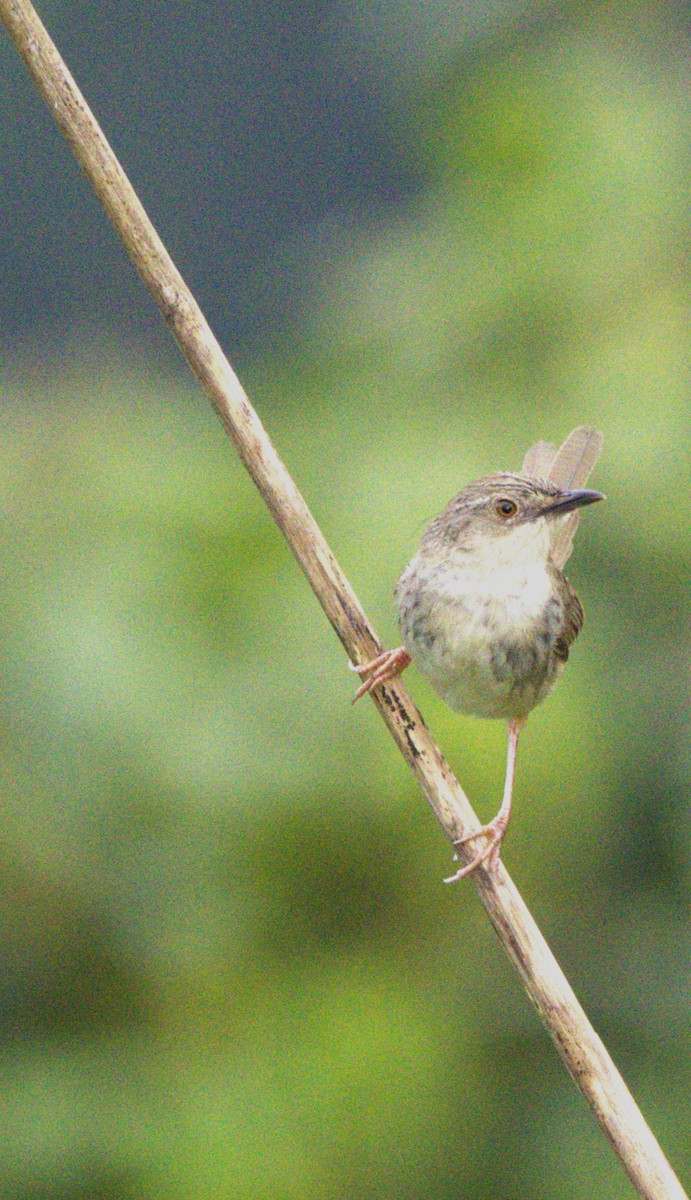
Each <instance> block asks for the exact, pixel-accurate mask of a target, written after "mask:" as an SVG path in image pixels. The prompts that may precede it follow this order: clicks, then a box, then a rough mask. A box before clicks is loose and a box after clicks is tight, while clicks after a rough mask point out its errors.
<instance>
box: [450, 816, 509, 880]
mask: <svg viewBox="0 0 691 1200" xmlns="http://www.w3.org/2000/svg"><path fill="white" fill-rule="evenodd" d="M505 833H506V823H505V822H504V821H498V820H497V819H496V818H495V820H494V821H490V823H489V825H483V826H482V827H481V828H480V829H476V830H475V832H474V833H468V834H466V836H465V837H462V838H458V839H457V840H456V841H455V842H454V846H455V847H456V846H458V847H460V846H465V845H467V843H468V842H472V841H474V840H475V838H479V837H485V838H487V845H486V846H483V848H482V850H480V852H479V854H476V855H475V858H473V859H471V860H470V862H469V863H466V864H465V866H464V867H461V869H460V870H459V871H456V873H455V874H454V875H449V876H448V877H447V878H446V879H445V880H444V883H458V880H459V879H465V878H466V876H468V875H472V874H473V871H476V870H477V868H478V867H480V866H482V864H483V863H486V864H487V865H486V870H488V871H493V870H494V869H495V867H496V866H497V863H498V862H499V855H500V854H501V844H502V841H503V839H504V834H505ZM457 857H458V855H454V858H457Z"/></svg>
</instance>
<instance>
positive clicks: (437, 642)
mask: <svg viewBox="0 0 691 1200" xmlns="http://www.w3.org/2000/svg"><path fill="white" fill-rule="evenodd" d="M472 558H473V556H464V555H462V554H459V555H457V556H455V558H453V559H451V560H449V558H448V556H447V557H445V558H444V559H442V558H437V557H432V556H430V555H426V554H419V555H418V556H416V558H414V559H413V560H412V562H411V563H410V564H409V566H408V567H407V568H406V570H405V571H404V572H403V575H402V576H401V579H400V581H399V585H398V589H397V596H398V601H399V620H400V625H401V632H402V634H403V640H404V642H405V645H406V648H407V649H408V651H409V653H410V655H411V657H412V658H413V659H414V660H415V662H416V663H417V664H418V666H419V667H420V669H421V670H422V671H423V672H424V673H425V674H426V675H427V676H428V678H429V679H430V681H431V683H432V685H433V686H434V687H435V689H436V690H437V691H438V692H439V694H440V695H441V696H442V697H443V699H444V700H446V702H447V704H449V705H450V706H451V707H452V708H454V709H457V710H459V711H462V712H467V713H472V714H474V715H476V716H481V717H507V718H511V717H518V716H523V715H525V714H527V713H528V712H530V710H531V709H532V708H534V707H535V705H536V704H538V703H539V702H540V701H541V700H542V699H544V697H545V696H546V695H547V693H548V692H549V691H550V690H551V688H552V686H553V684H554V682H555V681H556V678H557V674H558V671H559V666H560V664H559V663H558V661H557V659H556V656H555V654H554V646H555V642H556V639H557V637H558V635H559V631H560V629H561V626H562V623H563V605H562V603H561V600H560V597H559V595H558V593H557V592H556V591H555V589H554V583H553V580H552V579H551V578H550V575H549V574H548V571H547V565H546V562H545V563H542V562H538V563H535V562H530V561H525V562H522V563H521V562H520V561H519V562H516V561H515V559H514V561H512V562H502V561H501V560H499V561H497V560H496V559H495V560H492V561H490V562H486V563H483V564H482V565H479V564H478V563H477V561H471V560H472Z"/></svg>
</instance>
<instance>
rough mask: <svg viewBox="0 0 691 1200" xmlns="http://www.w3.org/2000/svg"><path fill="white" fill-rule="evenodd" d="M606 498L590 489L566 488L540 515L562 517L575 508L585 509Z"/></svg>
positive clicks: (541, 510)
mask: <svg viewBox="0 0 691 1200" xmlns="http://www.w3.org/2000/svg"><path fill="white" fill-rule="evenodd" d="M604 498H605V497H604V496H603V494H602V492H594V491H592V490H591V489H590V488H578V489H574V490H573V491H569V490H567V489H566V488H564V489H563V490H562V491H561V492H560V494H559V495H558V496H557V497H556V498H555V499H554V500H552V501H551V503H549V504H547V505H545V507H544V508H541V509H540V512H539V514H538V515H539V516H541V517H544V516H545V514H546V513H557V514H558V515H559V516H562V515H563V514H564V513H567V512H571V511H572V510H573V509H574V508H583V506H584V505H586V504H594V503H595V501H596V500H604Z"/></svg>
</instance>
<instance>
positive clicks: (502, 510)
mask: <svg viewBox="0 0 691 1200" xmlns="http://www.w3.org/2000/svg"><path fill="white" fill-rule="evenodd" d="M494 511H495V512H496V514H497V516H499V517H513V516H515V515H516V513H517V512H518V505H517V504H516V503H515V502H514V501H513V500H497V502H496V504H495V506H494Z"/></svg>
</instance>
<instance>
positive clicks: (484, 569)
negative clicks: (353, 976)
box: [355, 428, 603, 879]
mask: <svg viewBox="0 0 691 1200" xmlns="http://www.w3.org/2000/svg"><path fill="white" fill-rule="evenodd" d="M601 445H602V437H601V435H600V434H599V433H596V432H595V431H594V430H591V429H586V428H579V429H575V430H574V431H573V432H572V433H571V434H569V436H568V438H567V439H566V441H565V442H564V444H563V446H561V447H560V449H559V450H557V449H556V448H555V447H554V446H551V445H550V444H549V443H547V442H537V443H536V444H535V445H534V446H533V447H531V449H530V450H529V451H528V453H527V454H526V456H525V459H524V461H523V466H522V468H521V473H520V474H516V473H513V472H509V471H502V472H497V473H496V474H494V475H488V476H486V477H485V478H484V479H478V480H476V481H475V482H474V483H470V484H468V485H467V486H466V487H464V488H463V489H462V491H460V492H459V493H458V495H456V496H454V497H453V499H452V500H450V501H449V503H448V504H447V506H446V508H445V509H444V510H443V512H441V513H440V514H439V516H438V517H436V518H435V519H434V520H433V521H432V522H431V524H430V525H429V527H428V528H427V530H426V531H425V533H424V535H423V538H422V541H421V544H420V548H419V550H418V552H417V554H416V555H415V556H414V557H413V558H412V559H411V561H410V562H409V563H408V566H407V567H406V568H405V570H404V571H403V574H402V575H401V578H400V579H399V581H398V584H397V587H396V599H397V601H398V613H399V623H400V627H401V633H402V635H403V645H402V646H400V647H398V649H396V650H389V651H386V652H385V653H383V654H381V655H379V657H378V658H376V659H374V661H373V662H371V663H367V664H365V665H364V666H362V667H358V668H356V669H357V671H358V672H359V674H361V675H362V676H364V677H366V678H365V680H364V682H363V683H362V684H361V685H360V687H359V688H358V691H357V692H356V695H355V699H358V698H359V697H360V696H361V695H363V694H364V693H365V692H368V691H371V690H372V688H375V687H378V686H380V685H381V684H383V683H385V682H386V681H387V679H390V678H391V677H392V676H393V675H396V674H400V672H401V671H402V670H404V669H405V667H406V666H407V665H408V664H409V663H410V662H411V661H413V662H415V663H416V664H417V666H418V667H419V668H420V670H421V671H423V672H424V674H426V675H427V677H428V678H429V680H430V682H431V683H432V686H433V687H434V688H435V689H436V691H437V692H438V693H439V695H440V696H442V697H443V699H444V700H446V702H447V703H448V704H449V705H450V706H451V708H453V709H456V710H457V711H459V712H464V713H470V714H472V715H474V716H480V717H491V718H492V717H493V718H499V717H503V718H505V719H506V720H507V721H508V723H509V746H508V755H507V767H506V783H505V787H504V797H503V800H502V805H501V808H500V810H499V812H498V813H497V816H496V817H495V818H494V820H493V821H491V822H490V823H489V825H485V826H483V827H482V828H481V829H480V830H478V832H477V833H474V834H470V836H469V837H467V838H463V839H462V840H461V842H459V843H457V848H459V849H460V848H461V847H462V846H463V845H465V844H466V843H468V842H470V841H474V840H475V839H477V838H483V839H484V845H483V847H482V848H481V849H480V851H479V852H478V853H477V854H476V855H475V857H473V858H472V859H471V860H470V861H469V862H467V863H466V865H465V866H463V867H462V868H461V870H459V871H457V872H456V874H455V875H454V876H452V879H460V878H462V877H463V876H464V875H468V874H470V872H471V871H473V870H475V868H476V867H478V866H479V865H480V864H481V863H485V862H486V864H487V867H488V868H491V867H492V866H493V865H494V864H495V863H496V862H497V861H498V858H499V853H500V849H501V842H502V838H503V836H504V834H505V832H506V828H507V826H508V823H509V817H510V812H511V794H512V789H513V775H514V768H515V759H516V747H517V743H518V735H519V733H520V730H521V729H522V727H523V725H524V723H525V720H526V717H527V716H528V713H529V712H531V711H532V709H533V708H535V707H536V705H538V704H540V703H541V702H542V700H544V699H545V697H546V696H547V695H548V694H549V692H550V691H551V690H552V688H553V687H554V685H555V683H556V681H557V679H558V677H559V675H560V674H561V671H562V670H563V667H564V664H565V663H566V660H567V659H568V656H569V648H570V646H571V645H572V643H573V642H574V640H575V639H576V637H577V636H578V633H579V631H580V629H581V626H582V624H583V608H582V606H581V603H580V600H579V599H578V596H577V595H576V592H575V591H574V589H573V587H572V586H571V584H570V583H569V581H568V579H567V578H566V576H565V575H564V574H563V572H562V570H561V568H562V567H563V566H564V564H565V563H566V561H567V559H568V558H569V555H570V553H571V549H572V546H573V538H574V534H575V531H576V526H577V524H578V516H579V510H580V509H581V508H582V507H583V506H585V505H587V504H592V503H593V502H594V501H596V500H601V499H602V498H603V497H602V495H601V493H600V492H594V491H590V490H586V489H584V488H583V484H584V483H585V482H586V480H587V478H588V475H589V474H590V471H591V470H592V468H593V466H594V464H595V461H596V459H597V457H598V455H599V452H600V448H601Z"/></svg>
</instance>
